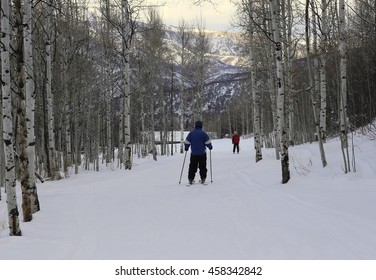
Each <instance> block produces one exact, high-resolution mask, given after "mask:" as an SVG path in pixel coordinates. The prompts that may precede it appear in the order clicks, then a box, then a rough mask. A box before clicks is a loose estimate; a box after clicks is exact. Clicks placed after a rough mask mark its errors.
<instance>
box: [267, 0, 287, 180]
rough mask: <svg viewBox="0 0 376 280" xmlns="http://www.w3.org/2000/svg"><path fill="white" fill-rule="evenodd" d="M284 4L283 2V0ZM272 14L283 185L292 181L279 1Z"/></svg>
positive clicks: (275, 1)
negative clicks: (285, 108) (286, 125)
mask: <svg viewBox="0 0 376 280" xmlns="http://www.w3.org/2000/svg"><path fill="white" fill-rule="evenodd" d="M282 2H283V0H282ZM269 4H270V7H269V8H270V13H271V17H272V28H273V29H272V30H273V39H274V44H275V56H276V78H277V81H276V82H277V92H278V94H277V123H278V136H279V137H280V139H279V145H280V152H281V167H282V183H283V184H285V183H287V182H288V181H289V180H290V169H289V153H288V143H287V139H286V138H287V133H286V130H285V129H286V127H285V121H284V119H285V110H284V107H285V86H284V76H283V65H282V60H283V55H282V50H283V46H282V40H281V27H280V18H279V12H280V5H279V1H278V0H270V1H269Z"/></svg>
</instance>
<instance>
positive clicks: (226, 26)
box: [148, 0, 235, 31]
mask: <svg viewBox="0 0 376 280" xmlns="http://www.w3.org/2000/svg"><path fill="white" fill-rule="evenodd" d="M148 1H149V3H153V4H163V3H166V5H164V6H163V7H160V8H159V10H160V14H161V16H162V18H163V22H164V23H165V24H168V25H174V26H178V24H179V21H181V19H184V20H185V21H187V22H188V23H195V22H197V21H198V20H199V19H200V18H202V20H203V23H204V26H205V28H206V29H209V30H216V31H231V29H232V26H231V23H232V18H233V16H234V13H235V7H234V4H232V3H231V2H230V0H212V2H213V3H215V4H216V5H215V6H213V5H212V4H210V3H207V2H206V3H203V4H201V5H200V6H194V5H193V4H192V2H193V0H148Z"/></svg>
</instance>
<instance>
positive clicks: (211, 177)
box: [209, 150, 213, 183]
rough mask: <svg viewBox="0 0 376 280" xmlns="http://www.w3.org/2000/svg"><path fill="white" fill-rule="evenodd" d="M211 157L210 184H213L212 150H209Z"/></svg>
mask: <svg viewBox="0 0 376 280" xmlns="http://www.w3.org/2000/svg"><path fill="white" fill-rule="evenodd" d="M209 155H210V182H211V183H213V170H212V160H211V150H209Z"/></svg>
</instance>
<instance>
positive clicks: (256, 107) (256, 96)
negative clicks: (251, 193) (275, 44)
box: [248, 0, 262, 162]
mask: <svg viewBox="0 0 376 280" xmlns="http://www.w3.org/2000/svg"><path fill="white" fill-rule="evenodd" d="M253 13H254V11H253V7H252V1H250V0H248V14H249V17H250V18H249V27H248V29H249V30H248V33H249V59H250V68H251V92H252V96H253V133H254V137H255V141H254V142H255V143H254V146H255V147H254V148H255V159H256V162H259V161H260V160H262V151H261V146H262V143H261V107H260V103H261V102H260V93H259V90H258V88H257V85H256V83H257V81H256V67H257V66H256V61H255V45H254V27H253V22H252V18H253Z"/></svg>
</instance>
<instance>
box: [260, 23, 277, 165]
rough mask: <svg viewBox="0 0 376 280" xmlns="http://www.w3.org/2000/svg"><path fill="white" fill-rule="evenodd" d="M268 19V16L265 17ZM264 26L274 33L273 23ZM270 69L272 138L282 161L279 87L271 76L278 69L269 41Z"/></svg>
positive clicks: (273, 76)
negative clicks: (278, 129)
mask: <svg viewBox="0 0 376 280" xmlns="http://www.w3.org/2000/svg"><path fill="white" fill-rule="evenodd" d="M265 17H266V16H265ZM264 26H265V30H269V32H270V33H272V30H273V26H272V23H271V22H268V23H266V22H264ZM268 42H269V43H268V69H269V72H270V73H269V74H268V75H269V76H268V88H269V91H270V100H271V110H272V116H273V134H272V137H274V139H273V141H274V148H275V157H276V159H277V160H280V152H279V151H280V145H278V144H277V143H279V136H278V131H277V128H278V123H277V122H278V119H277V87H276V85H275V82H274V80H275V75H273V74H271V73H275V72H276V69H275V61H276V60H275V59H274V56H275V54H274V53H275V52H274V49H273V47H272V42H271V41H270V40H269V41H268Z"/></svg>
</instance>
